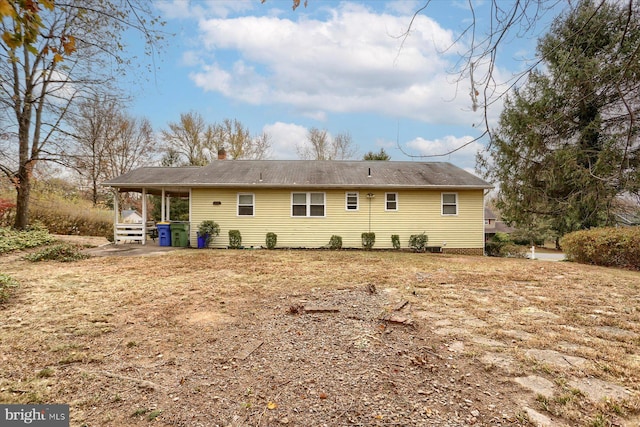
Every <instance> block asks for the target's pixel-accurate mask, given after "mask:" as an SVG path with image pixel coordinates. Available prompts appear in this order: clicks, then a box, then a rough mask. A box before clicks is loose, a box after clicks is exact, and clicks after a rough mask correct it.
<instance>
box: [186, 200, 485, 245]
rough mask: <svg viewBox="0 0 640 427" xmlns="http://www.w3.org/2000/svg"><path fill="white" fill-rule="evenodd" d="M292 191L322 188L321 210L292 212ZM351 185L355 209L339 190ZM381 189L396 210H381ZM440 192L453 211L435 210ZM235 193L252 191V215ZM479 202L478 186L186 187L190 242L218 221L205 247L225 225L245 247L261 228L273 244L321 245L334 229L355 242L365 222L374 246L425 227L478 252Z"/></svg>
mask: <svg viewBox="0 0 640 427" xmlns="http://www.w3.org/2000/svg"><path fill="white" fill-rule="evenodd" d="M293 191H295V192H323V193H325V216H324V217H292V216H291V193H292V192H293ZM353 191H358V192H359V206H358V210H357V211H347V210H346V206H345V194H346V192H353ZM370 192H371V193H373V194H374V197H373V198H372V199H368V198H367V193H370ZM386 192H396V193H397V194H398V200H397V203H398V211H386V210H385V193H386ZM443 192H445V193H452V192H455V193H456V194H457V195H458V213H457V215H442V214H441V212H442V193H443ZM238 193H252V194H254V203H255V205H254V216H251V217H242V216H238V215H237V194H238ZM214 202H216V204H214ZM217 202H220V203H219V204H218V203H217ZM483 202H484V191H483V190H453V191H440V190H394V189H391V188H388V189H384V190H383V189H380V190H370V189H367V190H326V191H321V190H317V189H304V188H300V189H298V188H296V189H295V190H286V189H251V190H248V189H247V188H236V189H234V188H209V189H197V188H194V189H192V191H191V208H192V209H191V221H192V222H191V236H190V240H191V244H192V246H195V242H196V241H197V240H196V231H197V228H198V225H199V224H200V222H202V221H204V220H214V221H216V222H217V223H218V224H219V225H220V236H218V237H216V238H215V239H214V240H213V241H212V243H211V245H210V246H211V247H217V248H225V247H227V246H228V244H229V234H228V233H229V230H240V233H241V235H242V244H243V246H245V247H251V246H253V247H260V246H264V245H265V237H266V233H268V232H273V233H276V234H277V236H278V243H277V247H291V248H317V247H322V246H326V245H327V244H328V243H329V239H330V238H331V236H332V235H334V234H335V235H339V236H341V237H342V244H343V247H345V248H360V247H362V243H361V234H362V233H363V232H367V231H369V224H371V231H372V232H374V233H376V242H375V245H374V248H376V249H382V248H392V247H393V246H392V243H391V235H392V234H398V235H399V236H400V243H401V245H402V247H403V248H406V247H407V246H408V242H409V237H410V235H412V234H418V233H421V232H425V233H426V234H427V236H428V238H429V245H431V246H444V247H445V250H446V251H447V252H454V253H478V254H482V250H483V247H484V217H483V209H484V207H483ZM369 203H371V209H369ZM444 242H446V245H444Z"/></svg>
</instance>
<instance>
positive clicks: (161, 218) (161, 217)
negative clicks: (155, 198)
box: [160, 188, 167, 222]
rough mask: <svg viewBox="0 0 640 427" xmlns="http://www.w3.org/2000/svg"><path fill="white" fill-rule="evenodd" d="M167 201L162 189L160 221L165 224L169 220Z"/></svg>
mask: <svg viewBox="0 0 640 427" xmlns="http://www.w3.org/2000/svg"><path fill="white" fill-rule="evenodd" d="M165 201H166V200H165V194H164V188H162V196H160V221H162V222H164V221H165V219H166V218H167V217H166V214H165V209H166V206H165Z"/></svg>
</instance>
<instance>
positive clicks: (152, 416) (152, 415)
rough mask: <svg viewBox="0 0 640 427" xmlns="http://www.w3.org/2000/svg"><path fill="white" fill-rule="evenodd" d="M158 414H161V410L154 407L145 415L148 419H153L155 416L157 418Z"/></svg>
mask: <svg viewBox="0 0 640 427" xmlns="http://www.w3.org/2000/svg"><path fill="white" fill-rule="evenodd" d="M160 414H162V410H160V409H154V410H153V411H151V412H149V415H147V419H148V420H149V421H153V420H155V419H156V418H158V417H159V416H160Z"/></svg>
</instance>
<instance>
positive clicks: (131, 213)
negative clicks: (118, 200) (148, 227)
mask: <svg viewBox="0 0 640 427" xmlns="http://www.w3.org/2000/svg"><path fill="white" fill-rule="evenodd" d="M122 222H123V223H125V224H139V223H141V222H142V216H140V214H139V213H138V212H137V211H135V210H123V211H122Z"/></svg>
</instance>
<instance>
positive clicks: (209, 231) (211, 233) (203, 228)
mask: <svg viewBox="0 0 640 427" xmlns="http://www.w3.org/2000/svg"><path fill="white" fill-rule="evenodd" d="M219 234H220V226H219V225H218V223H217V222H215V221H212V220H210V219H207V220H205V221H202V222H201V223H200V225H199V226H198V236H207V240H206V242H205V244H204V245H205V247H206V246H209V242H210V241H211V239H212V238H214V237H215V236H218V235H219Z"/></svg>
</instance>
